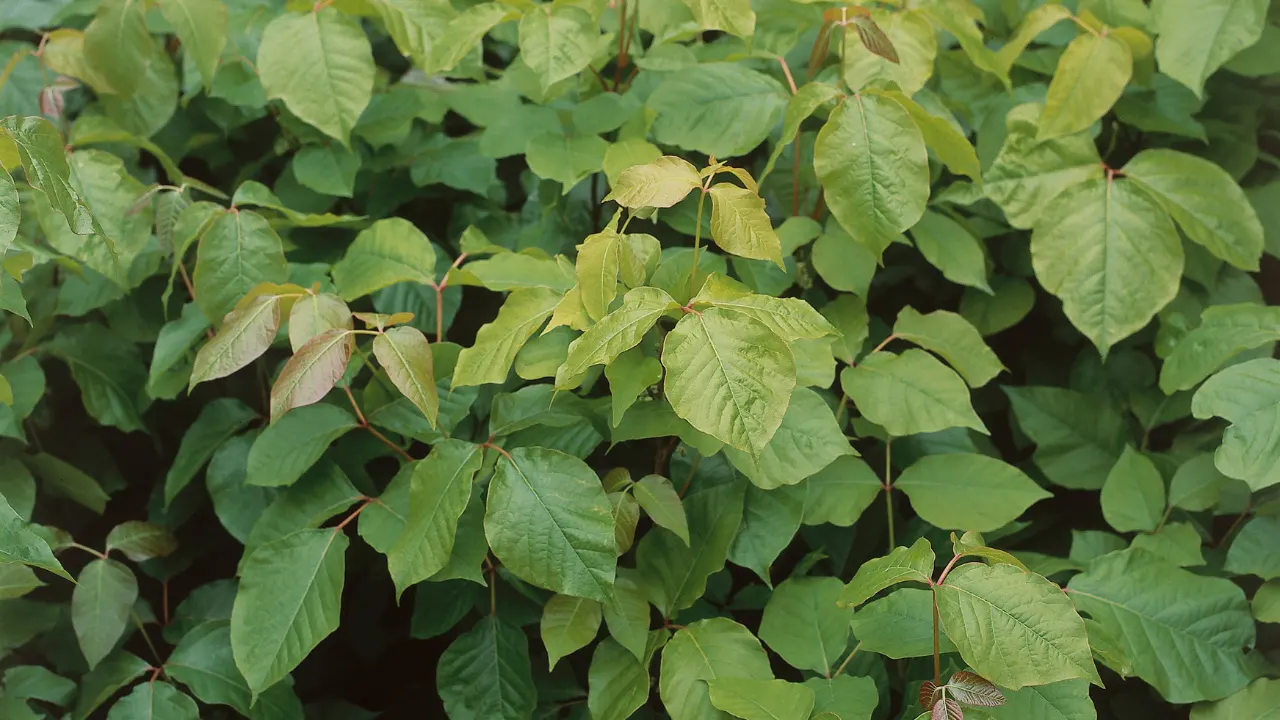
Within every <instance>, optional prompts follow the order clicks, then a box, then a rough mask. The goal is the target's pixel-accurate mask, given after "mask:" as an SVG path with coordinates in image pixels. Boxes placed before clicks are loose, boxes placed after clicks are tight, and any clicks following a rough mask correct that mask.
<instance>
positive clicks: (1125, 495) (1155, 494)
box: [1101, 447, 1165, 532]
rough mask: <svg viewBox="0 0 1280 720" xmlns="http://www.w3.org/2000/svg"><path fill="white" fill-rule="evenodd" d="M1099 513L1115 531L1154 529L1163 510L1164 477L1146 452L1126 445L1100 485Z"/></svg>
mask: <svg viewBox="0 0 1280 720" xmlns="http://www.w3.org/2000/svg"><path fill="white" fill-rule="evenodd" d="M1101 500H1102V516H1103V517H1104V518H1106V520H1107V524H1108V525H1110V526H1111V527H1112V528H1114V529H1115V530H1116V532H1133V531H1135V530H1148V531H1150V530H1155V529H1156V526H1157V525H1159V524H1160V518H1161V516H1162V515H1163V514H1164V507H1165V505H1164V478H1162V477H1160V471H1159V470H1158V469H1156V466H1155V463H1153V462H1151V460H1150V459H1149V458H1147V456H1146V455H1143V454H1142V453H1140V452H1138V451H1137V450H1134V449H1133V447H1126V448H1125V449H1124V453H1123V454H1122V455H1121V456H1120V459H1119V460H1117V461H1116V464H1115V466H1114V467H1112V468H1111V472H1110V473H1108V474H1107V481H1106V483H1105V484H1103V486H1102V498H1101Z"/></svg>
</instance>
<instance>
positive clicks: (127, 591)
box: [71, 560, 138, 669]
mask: <svg viewBox="0 0 1280 720" xmlns="http://www.w3.org/2000/svg"><path fill="white" fill-rule="evenodd" d="M137 599H138V581H137V580H136V579H135V578H134V577H133V573H132V572H130V571H129V568H127V567H125V566H124V565H121V564H120V563H118V562H116V561H115V560H94V561H92V562H90V563H89V564H88V565H85V566H84V569H83V570H81V571H80V577H79V578H77V580H76V589H75V591H74V592H72V594H71V625H72V627H74V628H75V631H76V638H77V639H78V640H79V641H80V650H81V652H83V653H84V658H85V660H87V661H88V663H89V668H90V669H93V668H94V667H95V666H96V665H97V664H98V663H99V662H101V661H102V659H103V658H105V657H106V656H107V655H109V654H110V653H111V651H112V650H113V649H114V648H115V646H116V642H117V641H119V640H120V636H121V635H124V631H125V628H127V627H128V625H129V616H130V613H132V612H133V603H134V602H135V601H136V600H137Z"/></svg>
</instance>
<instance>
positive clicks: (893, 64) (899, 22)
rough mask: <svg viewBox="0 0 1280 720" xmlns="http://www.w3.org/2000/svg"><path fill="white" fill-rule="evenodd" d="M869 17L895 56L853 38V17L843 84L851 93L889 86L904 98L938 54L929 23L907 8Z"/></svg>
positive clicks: (921, 84) (847, 36)
mask: <svg viewBox="0 0 1280 720" xmlns="http://www.w3.org/2000/svg"><path fill="white" fill-rule="evenodd" d="M871 17H872V18H873V20H874V21H875V23H876V25H877V26H878V27H880V28H882V29H883V31H884V34H885V35H886V36H887V37H888V39H889V42H890V44H891V47H892V48H893V50H894V52H895V53H896V55H897V59H896V60H890V59H888V58H885V57H883V56H882V55H881V54H879V53H875V52H872V51H871V50H869V49H867V47H866V45H864V44H863V43H862V42H859V41H858V40H857V39H856V38H855V37H853V36H855V35H856V34H857V33H859V32H860V31H861V29H862V28H861V26H860V25H857V24H856V20H857V18H856V17H855V18H853V19H854V21H855V22H853V23H850V25H851V26H852V27H850V26H846V28H845V38H844V58H843V66H842V72H841V74H842V76H843V77H844V81H845V83H846V84H848V86H849V88H850V89H852V90H854V91H855V92H857V91H860V90H863V89H864V88H867V87H869V86H883V85H890V86H891V87H896V88H898V89H899V90H901V91H902V92H903V93H905V94H906V95H907V96H908V97H909V96H911V95H914V94H916V92H918V91H919V90H920V89H921V88H923V87H924V84H925V83H926V82H928V80H929V76H930V75H932V74H933V60H934V57H936V56H937V54H938V37H937V33H936V32H935V31H934V29H933V26H932V25H930V24H929V21H928V20H927V19H926V18H925V17H924V16H923V15H922V14H920V13H918V12H914V11H911V10H907V11H899V12H892V13H879V12H876V13H872V15H871ZM784 137H785V136H784Z"/></svg>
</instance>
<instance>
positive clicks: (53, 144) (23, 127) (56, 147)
mask: <svg viewBox="0 0 1280 720" xmlns="http://www.w3.org/2000/svg"><path fill="white" fill-rule="evenodd" d="M116 4H119V3H118V2H117V3H116ZM150 42H151V41H150V38H148V39H147V41H146V43H145V45H146V47H148V48H150V47H151V44H150ZM112 52H114V49H113V50H112ZM0 130H3V131H4V133H5V134H6V135H8V136H9V139H11V140H12V141H13V147H14V150H15V151H16V152H17V156H18V158H17V159H18V160H19V161H20V162H21V163H22V170H23V173H24V175H25V176H26V180H27V184H28V185H30V186H31V187H32V188H34V189H36V190H39V191H40V192H42V193H44V196H45V198H47V199H48V201H49V205H50V206H52V207H53V209H54V210H57V211H58V212H60V213H62V215H63V216H64V217H65V218H66V220H67V225H68V226H69V228H70V230H71V232H73V233H75V234H76V235H88V234H90V233H93V232H96V231H100V228H98V227H97V223H96V222H95V221H94V219H93V217H92V216H91V215H90V214H89V208H88V207H86V206H85V203H84V200H83V199H82V198H81V197H80V195H79V194H78V193H77V192H76V190H75V188H74V187H73V186H72V185H71V166H70V164H69V163H68V162H67V151H66V147H65V146H64V145H63V142H62V136H61V135H59V134H58V131H57V129H55V128H54V127H53V124H52V123H50V122H49V121H48V120H45V119H44V118H36V117H27V118H20V117H8V118H5V119H3V120H0ZM9 165H10V163H8V162H6V163H5V166H6V167H8V166H9Z"/></svg>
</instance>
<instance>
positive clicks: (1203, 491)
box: [1169, 453, 1230, 512]
mask: <svg viewBox="0 0 1280 720" xmlns="http://www.w3.org/2000/svg"><path fill="white" fill-rule="evenodd" d="M1228 482H1230V479H1229V478H1227V476H1226V475H1223V474H1222V473H1221V472H1218V469H1217V468H1215V467H1214V466H1213V454H1212V453H1202V454H1200V455H1196V456H1194V457H1192V458H1190V459H1189V460H1187V461H1185V462H1183V463H1182V464H1181V465H1179V466H1178V469H1177V471H1176V472H1174V474H1173V480H1171V481H1170V482H1169V505H1170V506H1172V507H1176V508H1182V509H1183V510H1190V511H1192V512H1199V511H1201V510H1208V509H1209V508H1211V507H1213V506H1214V505H1217V504H1218V499H1219V497H1220V496H1221V494H1222V489H1223V486H1224V485H1226V484H1227V483H1228Z"/></svg>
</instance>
